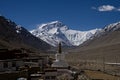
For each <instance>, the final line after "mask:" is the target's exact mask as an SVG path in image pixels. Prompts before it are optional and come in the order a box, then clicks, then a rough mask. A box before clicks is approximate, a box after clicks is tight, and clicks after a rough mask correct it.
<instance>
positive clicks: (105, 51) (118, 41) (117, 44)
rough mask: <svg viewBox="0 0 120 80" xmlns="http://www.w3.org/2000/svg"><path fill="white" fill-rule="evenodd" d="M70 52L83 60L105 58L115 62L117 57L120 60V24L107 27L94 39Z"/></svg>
mask: <svg viewBox="0 0 120 80" xmlns="http://www.w3.org/2000/svg"><path fill="white" fill-rule="evenodd" d="M69 52H70V53H72V56H76V55H77V56H79V58H81V59H83V58H86V59H87V58H88V57H89V58H94V59H95V58H98V57H101V58H103V57H105V58H106V60H108V61H115V60H114V59H115V57H117V59H120V22H117V23H114V24H110V25H108V26H106V27H105V28H103V29H102V30H101V31H100V32H98V33H96V34H95V35H94V36H93V37H92V39H90V40H88V41H86V42H84V43H83V44H82V45H80V46H79V47H78V48H74V50H73V49H72V50H70V51H69ZM75 53H76V54H75ZM77 56H76V57H77Z"/></svg>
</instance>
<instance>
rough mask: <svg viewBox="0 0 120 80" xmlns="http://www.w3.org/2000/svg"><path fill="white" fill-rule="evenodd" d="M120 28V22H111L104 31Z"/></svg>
mask: <svg viewBox="0 0 120 80" xmlns="http://www.w3.org/2000/svg"><path fill="white" fill-rule="evenodd" d="M118 29H120V22H116V23H113V24H110V25H108V26H106V27H105V28H104V31H107V32H110V31H115V30H118Z"/></svg>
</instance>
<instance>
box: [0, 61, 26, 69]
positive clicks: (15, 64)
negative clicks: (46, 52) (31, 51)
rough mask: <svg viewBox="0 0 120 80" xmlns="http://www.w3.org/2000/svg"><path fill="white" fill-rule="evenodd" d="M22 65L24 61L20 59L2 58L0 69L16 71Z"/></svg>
mask: <svg viewBox="0 0 120 80" xmlns="http://www.w3.org/2000/svg"><path fill="white" fill-rule="evenodd" d="M20 66H24V62H23V61H22V60H20V59H7V60H0V71H15V70H17V69H18V68H19V67H20Z"/></svg>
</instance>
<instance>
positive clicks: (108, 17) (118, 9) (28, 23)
mask: <svg viewBox="0 0 120 80" xmlns="http://www.w3.org/2000/svg"><path fill="white" fill-rule="evenodd" d="M0 14H1V15H4V16H5V17H7V18H9V19H11V20H12V21H14V22H16V23H17V24H19V25H22V26H23V27H25V28H26V29H28V30H31V29H34V28H36V25H38V24H41V23H46V22H51V21H56V20H59V21H61V22H63V23H64V24H66V25H67V26H69V27H70V28H72V29H75V30H90V29H94V28H103V27H104V26H105V25H107V24H110V23H114V22H118V21H120V0H0Z"/></svg>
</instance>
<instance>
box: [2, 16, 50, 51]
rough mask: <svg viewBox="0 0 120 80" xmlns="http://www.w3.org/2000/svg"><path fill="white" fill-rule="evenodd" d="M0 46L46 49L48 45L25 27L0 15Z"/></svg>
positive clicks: (48, 47)
mask: <svg viewBox="0 0 120 80" xmlns="http://www.w3.org/2000/svg"><path fill="white" fill-rule="evenodd" d="M0 48H9V49H12V48H25V49H33V50H34V49H35V50H40V51H47V50H48V49H50V45H49V44H47V43H46V42H44V41H42V40H40V39H38V38H37V37H35V36H33V35H32V34H31V33H29V32H28V31H27V30H26V29H25V28H23V27H21V26H19V25H16V24H15V23H14V22H12V21H11V20H8V19H6V18H5V17H3V16H0Z"/></svg>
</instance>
